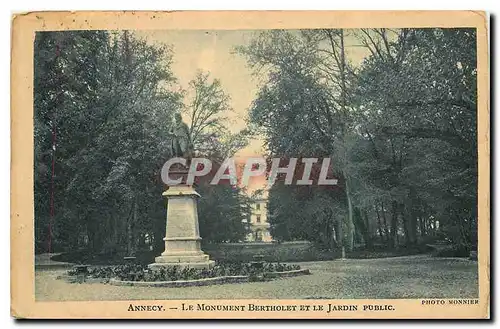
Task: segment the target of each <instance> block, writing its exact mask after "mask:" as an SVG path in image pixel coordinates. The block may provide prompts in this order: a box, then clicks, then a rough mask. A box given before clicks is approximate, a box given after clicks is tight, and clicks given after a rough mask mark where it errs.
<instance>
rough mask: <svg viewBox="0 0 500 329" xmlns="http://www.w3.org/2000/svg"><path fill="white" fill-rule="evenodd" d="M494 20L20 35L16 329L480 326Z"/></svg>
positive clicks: (47, 23)
mask: <svg viewBox="0 0 500 329" xmlns="http://www.w3.org/2000/svg"><path fill="white" fill-rule="evenodd" d="M488 61H489V57H488V16H487V14H486V13H484V12H474V11H415V12H412V11H400V12H398V11H377V12H373V11H338V12H335V11H314V12H312V11H293V12H292V11H283V12H279V11H271V12H265V11H262V12H258V11H249V12H241V11H232V12H230V11H220V12H218V11H214V12H201V11H200V12H31V13H23V14H17V15H14V17H13V19H12V64H11V79H12V80H11V81H12V87H11V88H12V89H11V95H12V108H11V111H12V123H11V127H12V169H11V175H12V176H11V177H12V180H11V182H12V183H11V280H12V281H11V286H12V291H11V296H12V297H11V298H12V301H11V314H12V316H14V317H16V318H60V319H63V318H74V319H77V318H83V319H90V318H123V319H132V318H139V319H140V318H144V319H150V318H154V319H195V318H217V319H231V318H239V319H272V318H281V319H370V318H373V319H375V318H384V319H402V318H404V319H437V318H440V319H487V318H489V316H490V249H489V246H490V210H489V209H490V189H489V181H490V168H489V157H490V155H489V154H490V146H489V138H490V135H489V118H490V115H489V64H488Z"/></svg>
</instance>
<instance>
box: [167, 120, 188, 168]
mask: <svg viewBox="0 0 500 329" xmlns="http://www.w3.org/2000/svg"><path fill="white" fill-rule="evenodd" d="M174 118H175V119H174V121H175V122H174V126H173V127H172V129H171V130H170V133H169V136H170V138H171V144H170V148H171V149H170V151H171V153H172V156H173V157H179V158H187V159H190V158H191V157H193V155H194V149H193V143H192V142H191V136H190V134H189V127H188V125H187V124H186V123H185V122H183V121H182V116H181V115H180V114H179V113H176V114H175V117H174Z"/></svg>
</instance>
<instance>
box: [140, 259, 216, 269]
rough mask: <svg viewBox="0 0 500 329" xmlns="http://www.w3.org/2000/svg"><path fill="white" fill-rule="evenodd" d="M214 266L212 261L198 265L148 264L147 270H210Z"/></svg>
mask: <svg viewBox="0 0 500 329" xmlns="http://www.w3.org/2000/svg"><path fill="white" fill-rule="evenodd" d="M214 266H215V262H214V261H213V260H207V261H206V262H199V263H184V262H183V263H153V264H149V265H148V268H149V269H151V270H153V271H159V270H160V269H162V268H164V269H167V268H171V267H178V268H179V269H181V270H182V269H185V268H195V269H211V268H212V267H214Z"/></svg>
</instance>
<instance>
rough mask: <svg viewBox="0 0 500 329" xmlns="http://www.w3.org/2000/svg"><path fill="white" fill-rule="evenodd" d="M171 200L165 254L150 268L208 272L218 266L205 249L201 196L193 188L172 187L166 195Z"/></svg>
mask: <svg viewBox="0 0 500 329" xmlns="http://www.w3.org/2000/svg"><path fill="white" fill-rule="evenodd" d="M163 196H165V197H166V198H167V200H168V213H167V227H166V236H165V238H164V239H163V240H164V241H165V251H164V252H163V253H162V254H161V255H160V256H158V257H156V258H155V262H154V263H153V264H149V266H148V267H149V268H150V269H160V268H168V267H174V266H177V267H179V268H186V267H190V268H196V269H203V268H205V269H208V268H212V267H213V266H214V265H215V262H214V261H213V260H210V259H209V256H208V255H207V254H205V253H204V252H203V251H202V250H201V245H200V240H201V237H200V233H199V227H198V211H197V207H196V199H197V198H198V197H199V196H200V195H199V194H198V193H197V192H196V191H195V190H194V189H193V187H192V186H188V185H177V186H171V187H170V188H169V189H168V190H167V191H165V192H164V193H163Z"/></svg>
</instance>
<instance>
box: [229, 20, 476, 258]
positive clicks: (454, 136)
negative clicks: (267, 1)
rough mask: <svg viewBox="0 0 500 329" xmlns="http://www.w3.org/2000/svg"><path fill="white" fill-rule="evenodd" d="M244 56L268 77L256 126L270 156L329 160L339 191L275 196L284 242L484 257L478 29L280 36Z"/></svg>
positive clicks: (275, 224) (258, 41) (277, 190)
mask: <svg viewBox="0 0 500 329" xmlns="http://www.w3.org/2000/svg"><path fill="white" fill-rule="evenodd" d="M347 40H349V42H350V43H351V44H350V45H347ZM353 40H355V42H356V46H361V47H364V48H365V49H367V53H368V56H366V58H365V59H364V60H363V61H362V62H361V63H360V64H359V65H358V64H356V65H355V64H353V63H352V62H351V61H350V58H349V47H352V46H354V45H352V42H353ZM238 51H239V53H240V54H242V55H244V56H245V57H246V58H247V60H248V63H249V65H250V67H252V68H253V69H254V72H255V74H258V75H263V76H267V79H266V80H265V82H264V83H263V84H262V86H261V87H260V90H259V93H258V95H257V97H256V99H255V100H254V102H253V104H252V107H251V109H250V111H251V113H250V117H251V120H252V122H253V123H254V124H255V125H256V126H257V127H258V129H259V130H260V131H261V132H262V133H263V134H264V136H265V142H266V146H267V149H268V151H269V155H270V156H272V157H303V156H310V157H311V156H312V157H331V158H332V163H333V164H334V171H335V173H336V175H337V177H339V186H338V187H339V189H338V190H325V189H320V188H318V187H314V186H310V187H304V186H295V187H293V186H283V185H279V184H278V185H275V186H273V187H272V188H271V190H270V192H269V198H270V205H269V209H270V221H271V230H272V233H273V236H274V237H275V238H277V239H282V240H294V239H309V240H312V241H316V242H318V243H320V244H321V245H323V246H325V247H326V248H329V249H332V248H336V247H345V248H347V249H352V248H353V246H354V244H355V243H362V244H365V245H366V246H367V247H372V246H373V244H374V243H382V244H386V245H388V246H389V247H397V246H399V245H415V244H417V243H419V242H422V241H427V240H428V239H432V238H440V239H443V238H445V239H448V240H450V241H452V242H453V243H455V244H457V245H459V246H464V247H465V248H468V249H470V248H474V247H475V243H476V239H477V228H476V227H477V208H476V204H477V141H476V140H477V127H476V120H477V119H476V118H477V115H476V114H477V93H476V91H477V82H476V79H477V71H476V35H475V30H474V29H466V28H463V29H430V28H429V29H391V30H389V29H358V30H343V29H337V30H302V31H285V30H272V31H263V32H259V33H257V34H256V36H255V37H254V38H253V40H252V41H251V43H250V44H249V45H247V46H241V47H239V48H238Z"/></svg>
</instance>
